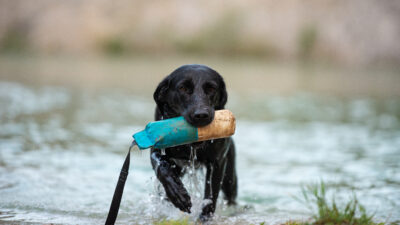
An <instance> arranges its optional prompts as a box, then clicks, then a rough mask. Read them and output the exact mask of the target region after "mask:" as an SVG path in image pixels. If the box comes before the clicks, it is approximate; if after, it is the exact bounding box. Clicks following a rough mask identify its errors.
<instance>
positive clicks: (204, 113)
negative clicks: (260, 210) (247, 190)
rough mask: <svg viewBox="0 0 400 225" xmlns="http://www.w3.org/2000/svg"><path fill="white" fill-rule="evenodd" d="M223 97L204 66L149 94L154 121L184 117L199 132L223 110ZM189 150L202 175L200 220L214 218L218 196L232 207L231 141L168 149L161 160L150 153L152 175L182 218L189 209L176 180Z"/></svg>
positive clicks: (218, 81)
mask: <svg viewBox="0 0 400 225" xmlns="http://www.w3.org/2000/svg"><path fill="white" fill-rule="evenodd" d="M227 97H228V96H227V93H226V88H225V83H224V80H223V78H222V77H221V76H220V75H219V74H218V73H217V72H216V71H214V70H213V69H211V68H209V67H206V66H203V65H184V66H181V67H179V68H178V69H176V70H175V71H173V72H172V73H171V74H170V75H168V76H167V77H166V78H165V79H164V80H163V81H161V83H160V84H159V85H158V87H157V89H156V91H155V92H154V100H155V102H156V104H157V107H156V112H155V119H156V120H161V119H168V118H172V117H177V116H184V117H185V119H186V120H187V121H188V122H189V123H191V124H192V125H194V126H197V127H200V126H204V125H207V124H209V123H210V122H211V121H212V120H213V118H214V111H215V110H219V109H223V108H224V106H225V104H226V101H227ZM191 148H195V149H196V151H195V152H196V155H197V162H198V163H199V164H200V165H203V166H205V167H206V169H207V173H206V182H205V193H204V199H209V200H211V201H210V202H209V203H208V204H206V205H205V206H204V207H203V209H202V213H201V215H200V219H201V220H202V221H205V220H208V219H210V218H211V216H212V215H213V214H214V212H215V206H216V202H217V198H218V195H219V192H220V190H222V191H223V193H224V196H225V199H226V200H227V201H228V204H235V199H236V195H237V177H236V170H235V145H234V143H233V140H232V138H222V139H216V140H214V141H203V142H198V143H193V144H187V145H182V146H177V147H171V148H167V149H165V152H166V154H165V155H161V150H160V149H154V148H153V149H152V150H151V163H152V166H153V169H154V171H155V173H156V175H157V178H158V179H159V181H160V182H161V183H162V185H163V186H164V189H165V192H166V194H167V197H168V198H169V200H170V201H171V202H172V203H173V204H174V205H175V206H176V207H177V208H179V209H180V210H182V211H185V212H187V213H190V209H191V207H192V203H191V200H190V196H189V195H188V193H187V191H186V189H185V187H184V185H183V183H182V182H181V179H180V178H181V177H182V176H183V174H184V173H185V170H184V167H183V165H182V164H181V163H179V162H182V161H183V162H188V160H190V154H191Z"/></svg>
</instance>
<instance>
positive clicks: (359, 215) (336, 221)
mask: <svg viewBox="0 0 400 225" xmlns="http://www.w3.org/2000/svg"><path fill="white" fill-rule="evenodd" d="M302 197H303V199H299V200H301V202H303V203H304V204H305V205H306V206H307V207H309V208H310V209H314V211H313V216H312V220H311V222H296V221H288V222H286V223H285V225H323V224H324V225H325V224H326V225H383V224H384V223H376V222H374V221H373V217H374V215H373V214H369V213H367V211H366V209H365V208H364V206H362V205H361V204H360V203H359V201H358V200H357V197H356V196H355V195H353V197H352V198H351V199H350V200H349V201H348V202H347V203H346V204H345V205H344V206H342V207H341V206H339V205H338V204H337V203H336V200H335V198H334V197H333V198H332V201H328V199H327V195H326V187H325V184H324V182H321V183H320V184H316V185H308V186H306V187H303V188H302ZM315 208H316V211H315Z"/></svg>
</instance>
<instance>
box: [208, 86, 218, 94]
mask: <svg viewBox="0 0 400 225" xmlns="http://www.w3.org/2000/svg"><path fill="white" fill-rule="evenodd" d="M215 90H216V89H215V88H214V87H206V93H207V94H213V93H214V92H215Z"/></svg>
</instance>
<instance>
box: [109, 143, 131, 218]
mask: <svg viewBox="0 0 400 225" xmlns="http://www.w3.org/2000/svg"><path fill="white" fill-rule="evenodd" d="M134 145H136V142H135V141H133V142H132V144H131V146H130V147H129V150H128V155H126V158H125V162H124V165H123V166H122V169H121V173H120V174H119V179H118V183H117V186H116V187H115V191H114V196H113V199H112V202H111V206H110V211H109V212H108V216H107V220H106V225H112V224H114V223H115V220H116V219H117V216H118V211H119V206H120V205H121V198H122V194H123V193H124V187H125V181H126V178H127V177H128V173H129V162H130V155H131V148H132V147H133V146H134Z"/></svg>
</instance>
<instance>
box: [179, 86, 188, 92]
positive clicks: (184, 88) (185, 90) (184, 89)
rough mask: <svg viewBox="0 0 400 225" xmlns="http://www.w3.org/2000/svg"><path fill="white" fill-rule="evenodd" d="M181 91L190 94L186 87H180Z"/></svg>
mask: <svg viewBox="0 0 400 225" xmlns="http://www.w3.org/2000/svg"><path fill="white" fill-rule="evenodd" d="M179 91H181V92H185V93H188V92H189V89H188V88H187V87H185V86H180V87H179Z"/></svg>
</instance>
